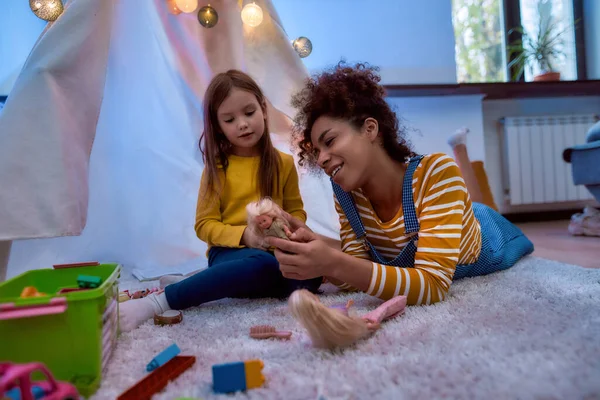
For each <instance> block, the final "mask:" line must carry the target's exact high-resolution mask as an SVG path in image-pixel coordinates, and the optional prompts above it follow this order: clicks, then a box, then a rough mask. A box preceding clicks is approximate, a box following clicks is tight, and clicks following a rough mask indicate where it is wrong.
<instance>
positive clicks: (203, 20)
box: [198, 4, 219, 28]
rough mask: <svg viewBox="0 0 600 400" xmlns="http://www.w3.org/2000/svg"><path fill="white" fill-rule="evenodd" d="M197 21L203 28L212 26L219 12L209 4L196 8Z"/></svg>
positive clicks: (217, 18) (215, 22)
mask: <svg viewBox="0 0 600 400" xmlns="http://www.w3.org/2000/svg"><path fill="white" fill-rule="evenodd" d="M198 22H200V25H202V26H203V27H205V28H212V27H213V26H215V25H216V24H217V22H219V14H218V13H217V10H215V9H214V8H213V7H211V6H210V4H209V5H207V6H204V7H202V8H201V9H200V10H198Z"/></svg>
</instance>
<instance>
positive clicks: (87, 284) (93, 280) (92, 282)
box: [77, 275, 102, 289]
mask: <svg viewBox="0 0 600 400" xmlns="http://www.w3.org/2000/svg"><path fill="white" fill-rule="evenodd" d="M101 283H102V278H100V277H99V276H91V275H79V276H78V277H77V284H78V285H79V287H80V288H90V289H95V288H97V287H98V286H100V284H101Z"/></svg>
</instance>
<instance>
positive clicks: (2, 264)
mask: <svg viewBox="0 0 600 400" xmlns="http://www.w3.org/2000/svg"><path fill="white" fill-rule="evenodd" d="M11 245H12V241H11V240H7V241H0V282H4V281H5V280H6V273H7V271H8V259H9V258H10V247H11Z"/></svg>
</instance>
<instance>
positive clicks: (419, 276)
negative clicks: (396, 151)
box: [334, 153, 481, 305]
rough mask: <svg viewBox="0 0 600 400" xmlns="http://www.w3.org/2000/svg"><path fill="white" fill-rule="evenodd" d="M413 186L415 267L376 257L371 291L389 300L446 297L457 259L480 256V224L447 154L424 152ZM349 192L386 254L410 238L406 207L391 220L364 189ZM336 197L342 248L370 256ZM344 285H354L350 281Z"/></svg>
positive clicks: (374, 240)
mask: <svg viewBox="0 0 600 400" xmlns="http://www.w3.org/2000/svg"><path fill="white" fill-rule="evenodd" d="M412 191H413V199H414V202H415V210H416V214H417V218H418V220H419V225H420V229H419V235H418V241H417V253H416V255H415V264H414V268H410V267H411V266H408V268H403V267H393V266H386V265H382V264H378V263H375V262H373V263H372V267H373V269H372V275H371V281H370V284H369V288H368V290H367V293H368V294H370V295H372V296H376V297H379V298H381V299H385V300H388V299H391V298H393V297H395V296H398V295H404V296H407V300H408V301H407V302H408V304H412V305H415V304H432V303H435V302H438V301H441V300H444V299H445V298H446V294H447V293H448V290H449V289H450V285H451V283H452V277H453V276H454V271H455V269H456V265H457V264H470V263H472V262H475V261H477V258H478V256H479V252H480V250H481V229H480V225H479V222H478V221H477V219H476V218H475V215H474V214H473V209H472V204H471V199H470V197H469V193H468V192H467V187H466V185H465V183H464V180H463V178H462V175H461V172H460V170H459V168H458V166H457V165H456V163H455V162H454V160H453V159H452V158H451V157H449V156H448V155H446V154H442V153H435V154H430V155H426V156H425V157H424V158H423V159H422V160H421V162H420V163H419V165H418V167H417V169H416V170H415V173H414V175H413V181H412ZM351 194H352V197H353V199H354V202H355V204H356V208H357V210H358V212H359V214H360V217H361V219H362V221H363V225H364V226H365V229H366V232H367V238H368V239H369V242H370V243H371V244H372V245H373V246H374V247H375V248H376V249H377V251H379V253H380V254H381V255H382V256H383V257H385V258H387V259H390V260H391V259H394V258H395V257H396V256H397V255H398V254H399V253H400V251H402V249H403V248H404V247H405V246H406V244H407V243H408V237H406V236H405V235H404V215H403V211H402V207H400V209H399V210H398V213H397V214H396V215H395V216H394V217H393V218H392V219H391V220H389V221H386V222H384V221H381V220H380V219H379V217H378V216H377V214H376V213H375V211H374V210H373V207H372V206H371V203H370V202H369V200H368V199H367V198H366V197H365V195H364V194H363V192H362V190H361V189H358V190H356V191H353V192H352V193H351ZM334 199H335V208H336V210H337V212H338V214H339V217H340V224H341V231H340V236H341V240H342V250H343V251H344V252H345V253H347V254H350V255H352V256H354V257H359V258H363V259H368V260H371V257H370V254H369V252H368V250H366V249H365V247H364V246H363V244H362V243H361V242H359V241H358V240H357V238H356V235H355V233H354V231H353V230H352V227H351V226H350V223H349V221H348V219H347V218H346V215H345V214H344V212H343V210H342V208H341V206H340V204H339V202H338V201H337V198H335V196H334ZM340 287H341V288H342V289H353V288H352V287H350V286H349V285H347V284H343V285H341V286H340ZM353 290H354V289H353Z"/></svg>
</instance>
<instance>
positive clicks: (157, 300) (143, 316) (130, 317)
mask: <svg viewBox="0 0 600 400" xmlns="http://www.w3.org/2000/svg"><path fill="white" fill-rule="evenodd" d="M170 309H171V307H170V306H169V303H168V302H167V297H166V296H165V293H164V292H161V293H158V294H157V293H151V294H149V295H148V296H146V297H143V298H141V299H133V300H129V301H126V302H123V303H119V327H120V329H121V332H129V331H132V330H134V329H135V328H137V327H138V326H140V325H141V324H143V323H144V322H146V321H147V320H149V319H150V318H153V317H154V314H162V313H164V312H165V311H167V310H170Z"/></svg>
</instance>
